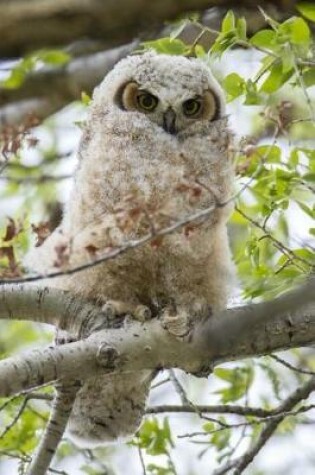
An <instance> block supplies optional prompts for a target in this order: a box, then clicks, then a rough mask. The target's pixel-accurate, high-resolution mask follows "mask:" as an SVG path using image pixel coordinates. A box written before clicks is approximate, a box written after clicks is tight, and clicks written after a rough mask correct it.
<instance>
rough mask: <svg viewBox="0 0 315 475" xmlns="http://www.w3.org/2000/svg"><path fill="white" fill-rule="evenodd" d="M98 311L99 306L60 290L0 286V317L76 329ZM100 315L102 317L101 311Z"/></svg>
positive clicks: (92, 317) (28, 286)
mask: <svg viewBox="0 0 315 475" xmlns="http://www.w3.org/2000/svg"><path fill="white" fill-rule="evenodd" d="M99 314H100V308H99V307H97V306H95V305H91V304H89V303H87V302H86V301H82V300H80V299H79V298H78V297H76V296H74V295H72V294H70V293H69V292H66V291H63V290H57V289H52V288H48V287H39V286H33V285H23V284H19V285H3V286H0V319H8V320H28V321H32V322H41V323H48V324H51V325H55V326H58V328H61V329H63V328H65V327H66V328H67V330H69V331H70V332H71V331H72V332H73V333H77V331H78V330H79V329H80V328H81V327H82V322H85V325H88V323H89V321H90V319H92V320H95V318H97V316H98V315H99ZM101 317H103V320H104V315H102V314H101ZM72 322H73V323H72Z"/></svg>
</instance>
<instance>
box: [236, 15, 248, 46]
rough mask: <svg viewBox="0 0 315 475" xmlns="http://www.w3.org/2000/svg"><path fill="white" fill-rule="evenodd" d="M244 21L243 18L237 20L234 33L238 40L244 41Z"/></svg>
mask: <svg viewBox="0 0 315 475" xmlns="http://www.w3.org/2000/svg"><path fill="white" fill-rule="evenodd" d="M246 28H247V26H246V20H245V18H244V17H242V18H239V19H238V20H237V22H236V31H237V34H238V37H239V38H240V40H243V41H246V39H247V36H246Z"/></svg>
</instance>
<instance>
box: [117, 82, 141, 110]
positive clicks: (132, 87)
mask: <svg viewBox="0 0 315 475" xmlns="http://www.w3.org/2000/svg"><path fill="white" fill-rule="evenodd" d="M138 89H139V86H138V84H137V83H136V82H135V81H130V82H127V83H124V84H122V85H121V86H120V88H119V89H118V91H117V93H116V95H115V98H114V101H115V104H116V105H117V106H118V107H119V108H120V109H122V110H125V111H127V110H134V109H136V96H137V92H138Z"/></svg>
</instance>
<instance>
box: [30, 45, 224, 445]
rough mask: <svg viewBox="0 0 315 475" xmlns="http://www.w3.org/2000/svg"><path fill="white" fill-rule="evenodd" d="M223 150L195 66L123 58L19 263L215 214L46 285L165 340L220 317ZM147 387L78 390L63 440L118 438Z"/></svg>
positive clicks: (68, 263) (200, 66)
mask: <svg viewBox="0 0 315 475" xmlns="http://www.w3.org/2000/svg"><path fill="white" fill-rule="evenodd" d="M231 143H232V134H231V132H230V131H229V128H228V124H227V117H226V111H225V100H224V94H223V91H222V89H221V87H220V85H219V84H218V82H217V81H216V79H215V78H214V76H213V75H212V73H211V71H210V69H209V67H208V66H207V65H206V63H204V62H202V61H201V60H198V59H192V58H186V57H181V56H168V55H163V54H156V53H154V52H152V51H149V52H145V53H143V54H139V55H133V56H130V57H127V58H125V59H123V60H122V61H120V62H119V63H118V64H117V65H116V66H115V67H114V69H113V70H112V71H111V72H110V73H109V74H108V75H107V76H106V77H105V79H104V80H103V82H102V83H101V84H100V85H99V86H98V88H97V89H96V90H95V92H94V95H93V100H92V103H91V106H90V110H89V113H88V118H87V121H86V125H85V128H84V131H83V136H82V139H81V142H80V146H79V152H78V158H79V160H78V162H79V164H78V167H77V170H76V174H75V182H74V186H73V190H72V193H71V196H70V199H69V201H68V203H67V205H66V207H65V212H64V217H63V220H62V223H61V225H60V226H59V228H57V229H56V230H55V231H54V232H53V234H52V235H51V236H50V237H49V238H48V239H47V240H46V241H45V242H44V244H42V246H41V247H39V248H36V249H35V250H34V251H33V252H32V253H31V255H30V256H29V259H28V261H29V262H31V263H32V265H31V267H32V269H33V270H35V271H37V272H41V273H46V272H49V271H54V270H58V269H59V270H60V268H67V267H74V266H78V265H80V264H82V263H86V262H92V261H93V259H95V256H96V257H98V256H101V255H103V254H104V253H106V252H107V251H108V250H111V249H115V248H118V247H119V246H122V245H125V244H126V243H128V242H130V241H133V240H137V239H139V238H141V237H143V236H146V235H147V234H148V233H154V232H156V231H157V230H159V229H163V228H165V227H167V226H170V225H172V224H174V223H176V222H179V221H181V220H185V219H187V217H188V216H190V215H191V214H193V213H196V212H198V211H202V210H204V209H206V208H208V207H211V206H213V205H217V204H218V203H221V204H222V203H225V205H222V206H214V210H213V212H212V213H211V215H210V217H208V218H207V219H201V218H200V219H199V220H195V221H194V222H191V223H189V224H186V225H185V226H182V227H180V228H177V229H176V230H175V232H173V233H170V234H168V235H165V236H164V237H163V238H156V239H153V240H152V241H151V242H147V243H146V244H145V245H142V246H139V247H137V248H135V249H133V250H129V251H128V252H125V253H123V254H121V255H119V256H118V257H116V258H115V259H112V260H109V261H107V262H104V263H102V264H100V265H97V266H95V267H90V268H88V269H86V270H85V271H83V272H80V273H78V274H74V275H65V276H63V277H60V278H57V279H50V281H49V285H50V286H51V287H58V288H61V289H65V290H69V291H71V292H73V293H74V294H76V295H78V296H80V297H83V298H86V299H88V300H90V301H92V302H94V303H98V304H99V305H101V306H103V308H105V309H107V310H109V311H110V310H111V309H112V310H113V313H114V315H116V316H119V315H120V316H122V315H129V321H130V317H131V318H137V319H145V318H148V317H150V316H153V317H154V316H156V315H162V320H163V322H165V326H166V327H167V328H169V329H170V331H171V332H173V333H174V334H180V333H181V330H182V328H183V322H185V325H186V324H187V322H188V325H193V324H194V322H197V321H198V320H200V319H204V318H209V315H210V313H211V311H213V312H215V311H217V310H220V309H223V308H225V307H226V302H227V296H228V292H229V288H230V283H231V279H232V277H233V265H232V260H231V256H230V250H229V245H228V237H227V227H226V222H227V219H228V216H229V214H230V212H231V204H230V203H229V198H230V197H231V194H232V189H233V157H232V154H231ZM226 202H227V203H226ZM34 263H35V264H34ZM46 283H47V282H46ZM126 320H128V319H126ZM125 324H126V325H128V322H126V323H125ZM139 344H141V342H139ZM152 377H153V373H152V371H149V370H143V371H138V372H132V371H130V372H128V373H127V372H126V373H119V374H104V375H103V376H101V377H99V376H98V377H94V376H91V377H90V378H89V379H88V380H85V381H82V386H81V388H80V390H79V392H78V395H77V398H76V401H75V403H74V407H73V411H72V415H71V418H70V421H69V427H68V430H69V434H70V435H71V437H72V438H73V439H75V441H76V442H77V443H79V444H81V445H82V446H89V447H92V446H96V445H100V444H103V443H106V442H110V441H113V440H116V439H118V438H123V439H124V438H127V437H130V436H131V435H132V434H133V433H134V432H135V431H136V429H137V428H138V426H139V423H140V421H141V418H142V416H143V414H144V410H145V402H146V399H147V395H148V392H149V388H150V383H151V380H152Z"/></svg>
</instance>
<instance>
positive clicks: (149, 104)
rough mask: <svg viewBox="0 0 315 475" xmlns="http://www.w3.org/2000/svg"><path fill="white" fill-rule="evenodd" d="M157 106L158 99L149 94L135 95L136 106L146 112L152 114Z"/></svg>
mask: <svg viewBox="0 0 315 475" xmlns="http://www.w3.org/2000/svg"><path fill="white" fill-rule="evenodd" d="M157 104H158V99H157V98H156V97H155V96H153V95H152V94H150V93H149V92H140V93H139V94H138V95H137V105H138V107H139V108H140V109H142V110H144V111H146V112H152V111H153V110H154V109H155V108H156V106H157Z"/></svg>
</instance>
